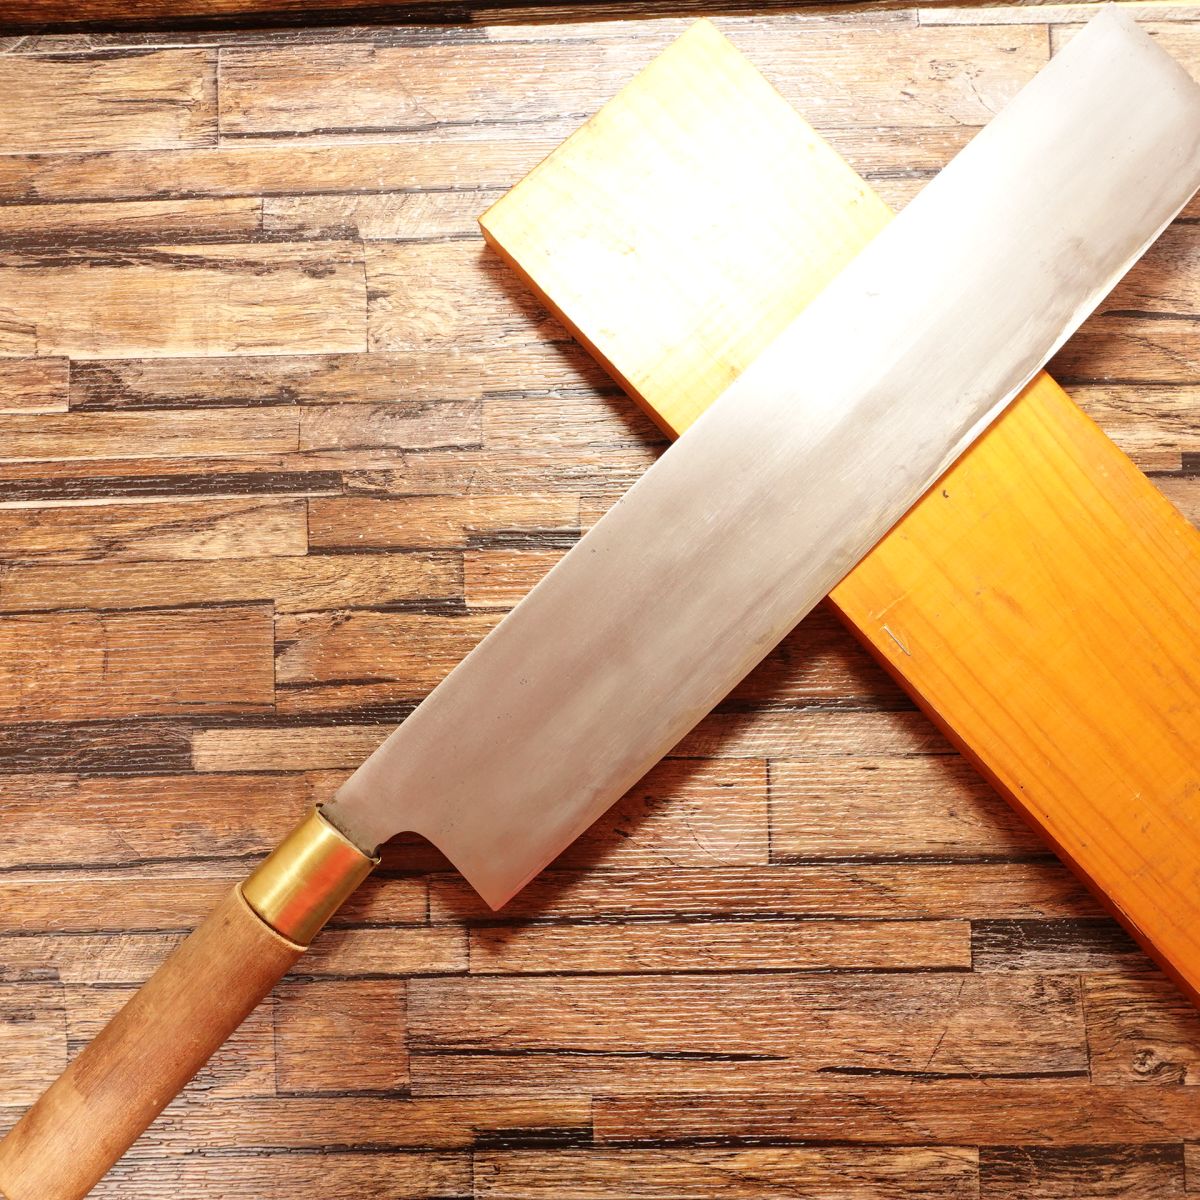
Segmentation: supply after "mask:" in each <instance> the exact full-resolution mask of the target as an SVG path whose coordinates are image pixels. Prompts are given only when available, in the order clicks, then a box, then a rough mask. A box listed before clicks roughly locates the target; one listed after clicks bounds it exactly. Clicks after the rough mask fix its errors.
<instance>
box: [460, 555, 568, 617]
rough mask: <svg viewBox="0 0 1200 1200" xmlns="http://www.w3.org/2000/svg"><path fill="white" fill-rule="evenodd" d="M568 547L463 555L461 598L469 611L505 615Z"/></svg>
mask: <svg viewBox="0 0 1200 1200" xmlns="http://www.w3.org/2000/svg"><path fill="white" fill-rule="evenodd" d="M568 549H569V547H567V546H563V547H561V548H560V549H557V550H515V549H508V548H505V549H500V550H468V551H467V552H466V554H465V555H463V596H464V598H465V599H466V602H467V604H468V605H469V606H470V607H471V608H496V609H501V610H502V611H505V612H507V611H508V609H510V608H512V607H513V606H514V605H516V604H519V603H520V602H521V600H522V599H524V597H525V596H526V595H527V594H528V592H529V591H531V590H532V588H533V587H534V585H535V584H537V583H539V582H540V581H541V579H542V578H543V576H545V574H546V573H547V572H548V571H549V570H550V568H551V567H552V566H554V564H555V563H556V562H558V560H559V559H560V558H562V556H563V555H564V554H566V552H567V550H568Z"/></svg>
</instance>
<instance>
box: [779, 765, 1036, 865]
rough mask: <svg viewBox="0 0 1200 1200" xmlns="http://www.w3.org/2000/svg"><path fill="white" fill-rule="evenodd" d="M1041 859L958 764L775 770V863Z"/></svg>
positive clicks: (1001, 806)
mask: <svg viewBox="0 0 1200 1200" xmlns="http://www.w3.org/2000/svg"><path fill="white" fill-rule="evenodd" d="M1042 852H1043V847H1042V843H1041V841H1040V840H1039V839H1038V838H1037V837H1036V835H1035V834H1034V833H1033V832H1032V831H1031V830H1030V829H1029V828H1028V826H1026V825H1025V823H1024V822H1023V821H1022V820H1021V819H1020V818H1019V817H1018V816H1017V815H1016V814H1015V813H1014V812H1013V811H1012V810H1011V809H1010V808H1009V807H1008V805H1007V804H1005V803H1004V801H1003V800H1002V799H1001V798H1000V797H999V796H998V795H996V793H995V792H994V791H992V789H991V788H990V787H989V786H988V784H987V783H985V782H984V780H983V779H982V778H981V777H980V776H979V774H978V773H977V772H976V771H975V770H974V768H973V767H971V766H970V764H969V763H967V762H965V761H964V760H963V759H961V758H958V757H957V756H948V755H926V756H911V755H910V756H900V757H887V758H864V757H859V756H847V757H843V758H829V759H825V760H821V761H817V762H814V761H812V760H811V759H800V760H792V759H780V760H776V761H774V762H772V764H771V857H772V860H773V861H775V862H795V861H802V860H805V859H815V858H855V857H861V856H864V855H875V856H884V857H886V856H889V855H894V856H903V857H914V856H919V855H927V856H933V857H963V858H970V857H978V856H980V855H1029V854H1038V853H1042Z"/></svg>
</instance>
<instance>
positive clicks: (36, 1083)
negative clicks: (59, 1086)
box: [0, 981, 68, 1129]
mask: <svg viewBox="0 0 1200 1200" xmlns="http://www.w3.org/2000/svg"><path fill="white" fill-rule="evenodd" d="M0 1053H2V1054H3V1056H4V1085H5V1086H4V1093H3V1095H4V1099H3V1101H0V1105H2V1106H4V1107H0V1126H2V1127H4V1128H5V1129H7V1127H8V1125H9V1124H10V1123H11V1121H14V1120H15V1119H16V1117H17V1116H18V1115H19V1114H20V1110H21V1109H22V1108H24V1107H25V1106H26V1105H29V1104H32V1103H33V1102H34V1101H35V1100H36V1099H37V1098H38V1096H39V1095H41V1093H42V1089H43V1088H44V1087H45V1086H46V1084H47V1082H48V1081H49V1080H51V1079H53V1078H54V1077H55V1076H56V1075H57V1074H59V1072H61V1071H62V1070H63V1069H64V1068H65V1067H66V1065H67V1059H68V1054H67V1020H66V1008H65V1005H64V1000H63V991H62V988H61V987H60V986H59V985H58V984H57V983H54V982H49V981H48V982H44V983H38V984H34V985H29V984H23V985H14V984H9V983H7V982H0Z"/></svg>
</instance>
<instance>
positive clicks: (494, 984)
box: [409, 973, 1087, 1094]
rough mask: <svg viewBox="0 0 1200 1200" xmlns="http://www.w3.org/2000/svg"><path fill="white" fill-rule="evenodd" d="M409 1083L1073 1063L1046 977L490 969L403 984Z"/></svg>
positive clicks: (1070, 1003)
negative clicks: (486, 973) (492, 973)
mask: <svg viewBox="0 0 1200 1200" xmlns="http://www.w3.org/2000/svg"><path fill="white" fill-rule="evenodd" d="M409 1029H410V1040H409V1049H410V1054H411V1058H410V1073H411V1077H412V1080H413V1087H414V1090H417V1091H420V1092H451V1091H462V1090H466V1091H476V1090H478V1091H481V1092H482V1091H500V1090H504V1091H507V1090H510V1089H511V1090H512V1091H514V1092H518V1091H520V1092H527V1091H529V1090H543V1091H544V1090H546V1089H551V1088H555V1087H559V1088H561V1087H572V1088H580V1087H584V1088H589V1089H598V1090H602V1091H609V1092H612V1093H614V1094H623V1093H626V1092H646V1091H653V1092H659V1093H661V1092H663V1091H695V1090H697V1089H700V1090H710V1089H713V1090H719V1089H727V1090H733V1091H737V1090H750V1091H755V1090H759V1089H763V1088H767V1087H769V1088H771V1089H772V1090H779V1089H780V1088H781V1087H782V1086H786V1085H785V1084H784V1083H783V1081H784V1080H785V1079H787V1078H791V1080H792V1081H793V1083H794V1082H795V1081H797V1080H799V1079H800V1078H801V1077H802V1076H805V1075H813V1076H817V1077H826V1076H829V1077H832V1076H838V1075H859V1074H863V1073H866V1074H873V1073H884V1074H887V1075H896V1074H899V1075H909V1076H914V1077H927V1076H930V1075H932V1076H935V1077H941V1076H946V1075H949V1076H959V1075H989V1074H999V1075H1012V1074H1028V1073H1034V1074H1037V1075H1039V1076H1040V1075H1047V1076H1053V1075H1071V1076H1082V1075H1085V1074H1086V1071H1087V1059H1086V1050H1085V1047H1084V1045H1083V1025H1082V1015H1081V1013H1080V1005H1079V992H1078V985H1077V983H1076V981H1074V980H1073V979H1069V978H1059V977H1055V976H1042V977H1032V976H990V977H989V976H977V975H969V974H955V973H950V974H941V975H936V974H930V975H927V976H923V977H919V978H918V977H917V976H913V975H894V974H889V975H875V976H872V975H855V976H836V975H835V976H824V977H822V976H813V975H769V976H756V975H699V976H686V975H679V976H665V977H663V976H572V977H569V978H555V977H552V976H498V977H493V978H479V977H469V978H465V979H425V980H414V981H413V982H412V983H411V984H410V987H409Z"/></svg>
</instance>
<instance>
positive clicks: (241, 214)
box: [0, 196, 303, 249]
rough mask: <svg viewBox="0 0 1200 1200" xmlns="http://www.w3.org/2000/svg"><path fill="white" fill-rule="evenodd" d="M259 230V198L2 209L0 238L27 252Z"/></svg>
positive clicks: (236, 236)
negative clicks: (57, 247)
mask: <svg viewBox="0 0 1200 1200" xmlns="http://www.w3.org/2000/svg"><path fill="white" fill-rule="evenodd" d="M261 231H262V201H261V200H260V199H259V198H258V197H257V196H236V197H229V198H227V199H226V198H221V199H203V200H140V201H139V200H131V201H125V202H118V203H104V202H101V203H98V204H6V205H4V206H2V207H0V239H3V241H4V243H6V244H7V245H8V246H20V247H25V248H27V249H28V248H34V247H38V246H43V247H45V248H46V249H52V248H53V247H55V246H56V245H60V244H61V243H63V242H66V243H68V244H71V245H75V246H79V245H95V246H104V245H111V244H119V245H124V244H128V243H136V242H162V241H169V240H173V239H178V240H180V241H187V242H198V241H208V240H210V239H211V240H213V241H232V242H245V241H249V240H251V239H253V238H257V237H258V236H259V234H260V233H261ZM301 236H303V235H301Z"/></svg>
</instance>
